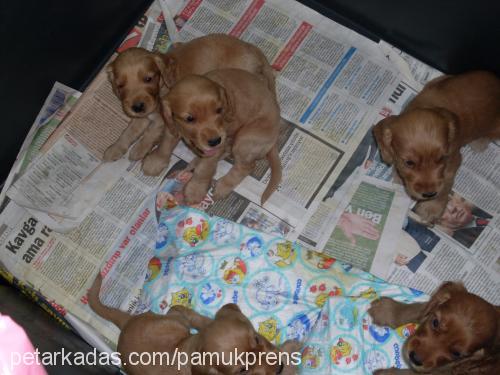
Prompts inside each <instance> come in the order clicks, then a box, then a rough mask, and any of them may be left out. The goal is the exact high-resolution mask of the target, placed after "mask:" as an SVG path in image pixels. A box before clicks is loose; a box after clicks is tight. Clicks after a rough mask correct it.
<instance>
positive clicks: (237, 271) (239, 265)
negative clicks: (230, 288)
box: [221, 258, 247, 284]
mask: <svg viewBox="0 0 500 375" xmlns="http://www.w3.org/2000/svg"><path fill="white" fill-rule="evenodd" d="M226 264H227V263H224V264H223V265H222V267H221V268H224V267H225V266H226ZM246 274H247V265H246V264H245V262H244V261H243V260H242V259H241V258H235V259H234V261H233V265H232V266H231V267H230V268H228V269H227V270H225V271H224V276H223V279H224V281H225V282H226V283H228V284H241V283H242V282H243V280H244V279H245V275H246Z"/></svg>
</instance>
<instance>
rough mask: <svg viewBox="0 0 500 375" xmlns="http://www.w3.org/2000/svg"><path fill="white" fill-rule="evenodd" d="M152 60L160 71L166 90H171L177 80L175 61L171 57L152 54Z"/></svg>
mask: <svg viewBox="0 0 500 375" xmlns="http://www.w3.org/2000/svg"><path fill="white" fill-rule="evenodd" d="M153 60H154V62H155V64H156V66H157V67H158V69H159V70H160V73H161V78H162V80H163V83H164V84H165V86H167V88H171V87H172V86H173V85H174V84H175V81H176V79H177V61H176V60H175V58H173V57H172V56H169V55H168V54H166V55H160V54H157V53H156V54H154V55H153Z"/></svg>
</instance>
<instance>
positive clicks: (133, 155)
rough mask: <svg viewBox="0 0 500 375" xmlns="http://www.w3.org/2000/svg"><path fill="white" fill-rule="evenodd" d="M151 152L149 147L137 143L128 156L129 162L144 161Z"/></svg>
mask: <svg viewBox="0 0 500 375" xmlns="http://www.w3.org/2000/svg"><path fill="white" fill-rule="evenodd" d="M149 151H151V149H150V148H149V147H147V146H146V145H144V144H143V143H142V142H141V141H139V142H137V143H136V144H135V145H134V147H132V149H131V150H130V153H129V154H128V158H129V160H133V161H136V160H142V159H144V158H145V157H146V155H147V154H148V152H149Z"/></svg>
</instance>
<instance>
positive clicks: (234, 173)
mask: <svg viewBox="0 0 500 375" xmlns="http://www.w3.org/2000/svg"><path fill="white" fill-rule="evenodd" d="M254 168H255V161H252V162H250V163H244V162H242V161H241V160H238V159H236V158H235V160H234V165H233V167H232V168H231V169H230V170H229V172H228V173H227V174H226V175H225V176H223V177H222V178H221V179H220V180H219V181H217V183H216V184H215V190H214V196H213V198H214V200H219V199H223V198H225V197H227V196H228V195H229V194H230V193H231V192H232V191H233V190H234V188H235V187H236V186H238V185H239V184H240V183H241V181H243V179H244V178H245V177H246V176H248V175H249V174H250V173H252V171H253V170H254Z"/></svg>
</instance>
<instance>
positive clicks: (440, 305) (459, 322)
mask: <svg viewBox="0 0 500 375" xmlns="http://www.w3.org/2000/svg"><path fill="white" fill-rule="evenodd" d="M368 313H369V314H370V316H371V317H372V320H373V323H375V324H376V325H380V326H387V327H391V328H397V327H400V326H402V325H404V324H407V323H415V322H419V326H418V328H417V330H416V332H415V334H414V335H412V336H410V337H409V338H408V339H407V340H406V342H405V344H404V346H403V350H402V356H403V359H404V360H405V361H406V362H407V363H408V365H409V366H410V369H408V370H401V369H387V370H377V371H376V372H375V374H377V375H389V374H395V375H396V374H397V375H399V374H401V375H403V374H416V373H425V374H498V372H495V371H493V370H494V369H495V368H496V370H500V368H499V367H498V366H500V307H499V306H493V305H491V304H490V303H488V302H486V301H485V300H484V299H482V298H480V297H478V296H476V295H475V294H472V293H469V292H467V290H466V289H465V287H464V286H463V285H461V284H459V283H453V282H447V283H445V284H443V285H442V286H441V287H440V288H439V289H438V290H437V291H436V293H434V295H433V296H432V297H431V299H430V300H429V302H427V303H412V304H404V303H401V302H396V301H394V300H392V299H390V298H387V297H383V298H381V299H379V300H376V301H374V302H372V305H371V307H370V309H369V310H368ZM463 369H468V370H467V371H466V372H462V371H463Z"/></svg>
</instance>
